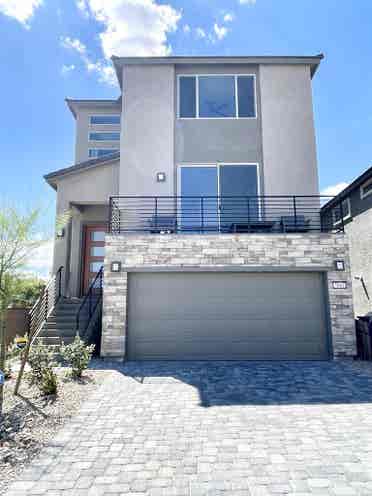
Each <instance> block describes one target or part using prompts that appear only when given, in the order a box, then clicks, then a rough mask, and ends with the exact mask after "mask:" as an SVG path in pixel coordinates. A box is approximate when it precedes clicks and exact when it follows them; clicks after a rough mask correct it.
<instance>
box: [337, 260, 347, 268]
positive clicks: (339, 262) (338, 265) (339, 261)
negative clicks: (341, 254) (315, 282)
mask: <svg viewBox="0 0 372 496" xmlns="http://www.w3.org/2000/svg"><path fill="white" fill-rule="evenodd" d="M335 269H336V270H345V262H344V261H343V260H335Z"/></svg>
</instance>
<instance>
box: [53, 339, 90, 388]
mask: <svg viewBox="0 0 372 496" xmlns="http://www.w3.org/2000/svg"><path fill="white" fill-rule="evenodd" d="M93 351H94V344H92V345H90V346H87V345H86V344H85V343H84V341H82V340H81V339H80V337H79V336H76V337H75V339H74V341H73V342H72V343H71V344H68V345H66V346H62V347H61V351H60V352H61V356H62V358H63V359H64V360H65V361H66V362H67V363H68V364H69V365H70V367H71V375H72V377H74V378H80V377H81V376H82V374H83V371H84V370H85V369H87V368H88V365H89V362H90V359H91V358H92V354H93Z"/></svg>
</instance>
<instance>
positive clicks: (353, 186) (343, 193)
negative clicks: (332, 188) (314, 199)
mask: <svg viewBox="0 0 372 496" xmlns="http://www.w3.org/2000/svg"><path fill="white" fill-rule="evenodd" d="M370 178H372V167H370V168H369V169H367V170H366V171H365V172H363V174H361V175H360V176H358V177H357V178H356V179H354V181H353V182H352V183H351V184H349V186H347V187H346V188H345V189H343V190H342V191H341V192H340V193H339V194H338V195H336V196H335V197H334V198H332V200H329V202H328V203H326V204H325V205H323V207H322V208H321V210H322V212H325V211H326V210H328V209H329V208H332V207H334V206H335V205H336V204H337V203H339V202H340V201H341V200H344V199H345V198H346V197H347V196H349V195H350V193H352V192H353V191H354V190H355V189H357V188H360V186H361V185H362V184H363V183H364V182H365V181H368V179H370Z"/></svg>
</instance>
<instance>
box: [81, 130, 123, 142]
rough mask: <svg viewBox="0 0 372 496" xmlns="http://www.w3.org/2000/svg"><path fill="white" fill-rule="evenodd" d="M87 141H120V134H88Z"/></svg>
mask: <svg viewBox="0 0 372 496" xmlns="http://www.w3.org/2000/svg"><path fill="white" fill-rule="evenodd" d="M89 141H120V133H104V132H100V133H89Z"/></svg>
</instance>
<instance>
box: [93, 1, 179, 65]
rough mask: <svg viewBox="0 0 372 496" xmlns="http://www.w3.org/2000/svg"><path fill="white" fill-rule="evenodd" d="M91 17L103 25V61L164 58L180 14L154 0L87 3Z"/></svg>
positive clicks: (168, 49) (169, 49)
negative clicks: (170, 34)
mask: <svg viewBox="0 0 372 496" xmlns="http://www.w3.org/2000/svg"><path fill="white" fill-rule="evenodd" d="M87 3H88V4H89V8H90V12H91V15H92V16H93V17H94V18H95V19H96V20H97V21H99V22H101V23H103V26H104V31H103V32H102V33H101V34H100V35H99V37H100V40H101V45H102V50H103V53H104V55H105V57H106V58H109V57H111V56H112V55H118V56H164V55H169V54H170V53H171V47H170V45H169V44H168V41H167V35H168V34H169V33H172V32H174V31H176V30H177V24H178V21H179V20H180V19H181V13H180V12H178V11H177V10H175V9H174V8H173V7H172V6H171V5H167V4H162V5H159V4H157V3H156V2H155V1H154V0H87Z"/></svg>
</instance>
